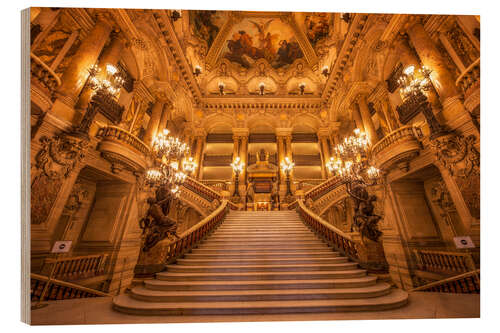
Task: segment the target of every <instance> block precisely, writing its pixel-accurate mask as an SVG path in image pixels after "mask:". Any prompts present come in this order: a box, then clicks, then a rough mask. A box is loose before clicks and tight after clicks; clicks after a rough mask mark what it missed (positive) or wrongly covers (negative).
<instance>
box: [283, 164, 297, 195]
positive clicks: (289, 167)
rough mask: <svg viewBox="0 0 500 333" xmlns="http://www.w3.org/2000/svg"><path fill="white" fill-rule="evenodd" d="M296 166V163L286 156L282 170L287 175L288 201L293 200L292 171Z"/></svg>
mask: <svg viewBox="0 0 500 333" xmlns="http://www.w3.org/2000/svg"><path fill="white" fill-rule="evenodd" d="M294 166H295V163H294V162H293V161H292V160H290V158H288V156H287V157H285V159H284V160H283V161H282V162H281V170H283V172H284V173H285V175H286V180H285V181H286V194H285V200H286V201H287V202H291V201H292V200H293V193H292V189H291V188H290V173H291V172H292V170H293V167H294Z"/></svg>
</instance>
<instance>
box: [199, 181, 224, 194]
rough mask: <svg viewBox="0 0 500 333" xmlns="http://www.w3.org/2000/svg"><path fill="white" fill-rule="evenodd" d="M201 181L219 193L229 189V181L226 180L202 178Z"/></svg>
mask: <svg viewBox="0 0 500 333" xmlns="http://www.w3.org/2000/svg"><path fill="white" fill-rule="evenodd" d="M200 182H201V183H202V184H203V185H205V186H208V187H210V188H211V189H213V190H215V191H216V192H218V193H220V192H221V191H228V190H229V188H228V185H227V182H226V181H225V180H201V181H200Z"/></svg>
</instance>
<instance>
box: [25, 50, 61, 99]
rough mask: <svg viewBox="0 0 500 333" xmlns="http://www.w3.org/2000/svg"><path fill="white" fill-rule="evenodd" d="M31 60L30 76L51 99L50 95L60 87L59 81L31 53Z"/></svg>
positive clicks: (54, 74) (52, 72)
mask: <svg viewBox="0 0 500 333" xmlns="http://www.w3.org/2000/svg"><path fill="white" fill-rule="evenodd" d="M30 58H31V75H32V77H33V78H35V79H36V80H37V81H38V82H39V83H40V84H41V85H42V87H43V88H45V89H46V90H47V93H48V94H49V95H50V96H49V97H51V95H52V93H53V92H54V91H55V90H56V88H57V87H59V86H60V85H61V79H60V78H59V76H57V74H56V73H55V72H54V71H53V70H52V69H50V67H49V66H47V65H46V64H45V63H44V62H43V61H42V60H41V59H40V58H38V57H37V56H36V55H34V54H33V53H31V54H30Z"/></svg>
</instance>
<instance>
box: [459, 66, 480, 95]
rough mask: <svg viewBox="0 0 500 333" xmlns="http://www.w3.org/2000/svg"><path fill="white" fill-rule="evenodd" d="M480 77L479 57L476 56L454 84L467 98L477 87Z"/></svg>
mask: <svg viewBox="0 0 500 333" xmlns="http://www.w3.org/2000/svg"><path fill="white" fill-rule="evenodd" d="M480 79H481V59H480V58H478V59H477V60H476V61H474V62H473V63H472V64H471V65H470V66H469V67H467V69H466V70H465V71H464V72H463V73H462V74H461V75H460V76H459V77H458V79H457V81H456V85H457V87H459V88H460V89H461V90H462V92H463V93H464V97H465V98H467V97H468V96H469V95H470V94H472V92H473V91H474V90H475V89H479V85H480V82H481V81H480Z"/></svg>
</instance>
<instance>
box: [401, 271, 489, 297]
mask: <svg viewBox="0 0 500 333" xmlns="http://www.w3.org/2000/svg"><path fill="white" fill-rule="evenodd" d="M480 290H481V285H480V270H479V269H476V270H474V271H471V272H467V273H463V274H460V275H456V276H453V277H450V278H446V279H444V280H440V281H435V282H431V283H428V284H425V285H423V286H420V287H417V288H413V289H411V290H410V292H412V291H427V292H441V293H458V294H479V293H480Z"/></svg>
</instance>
